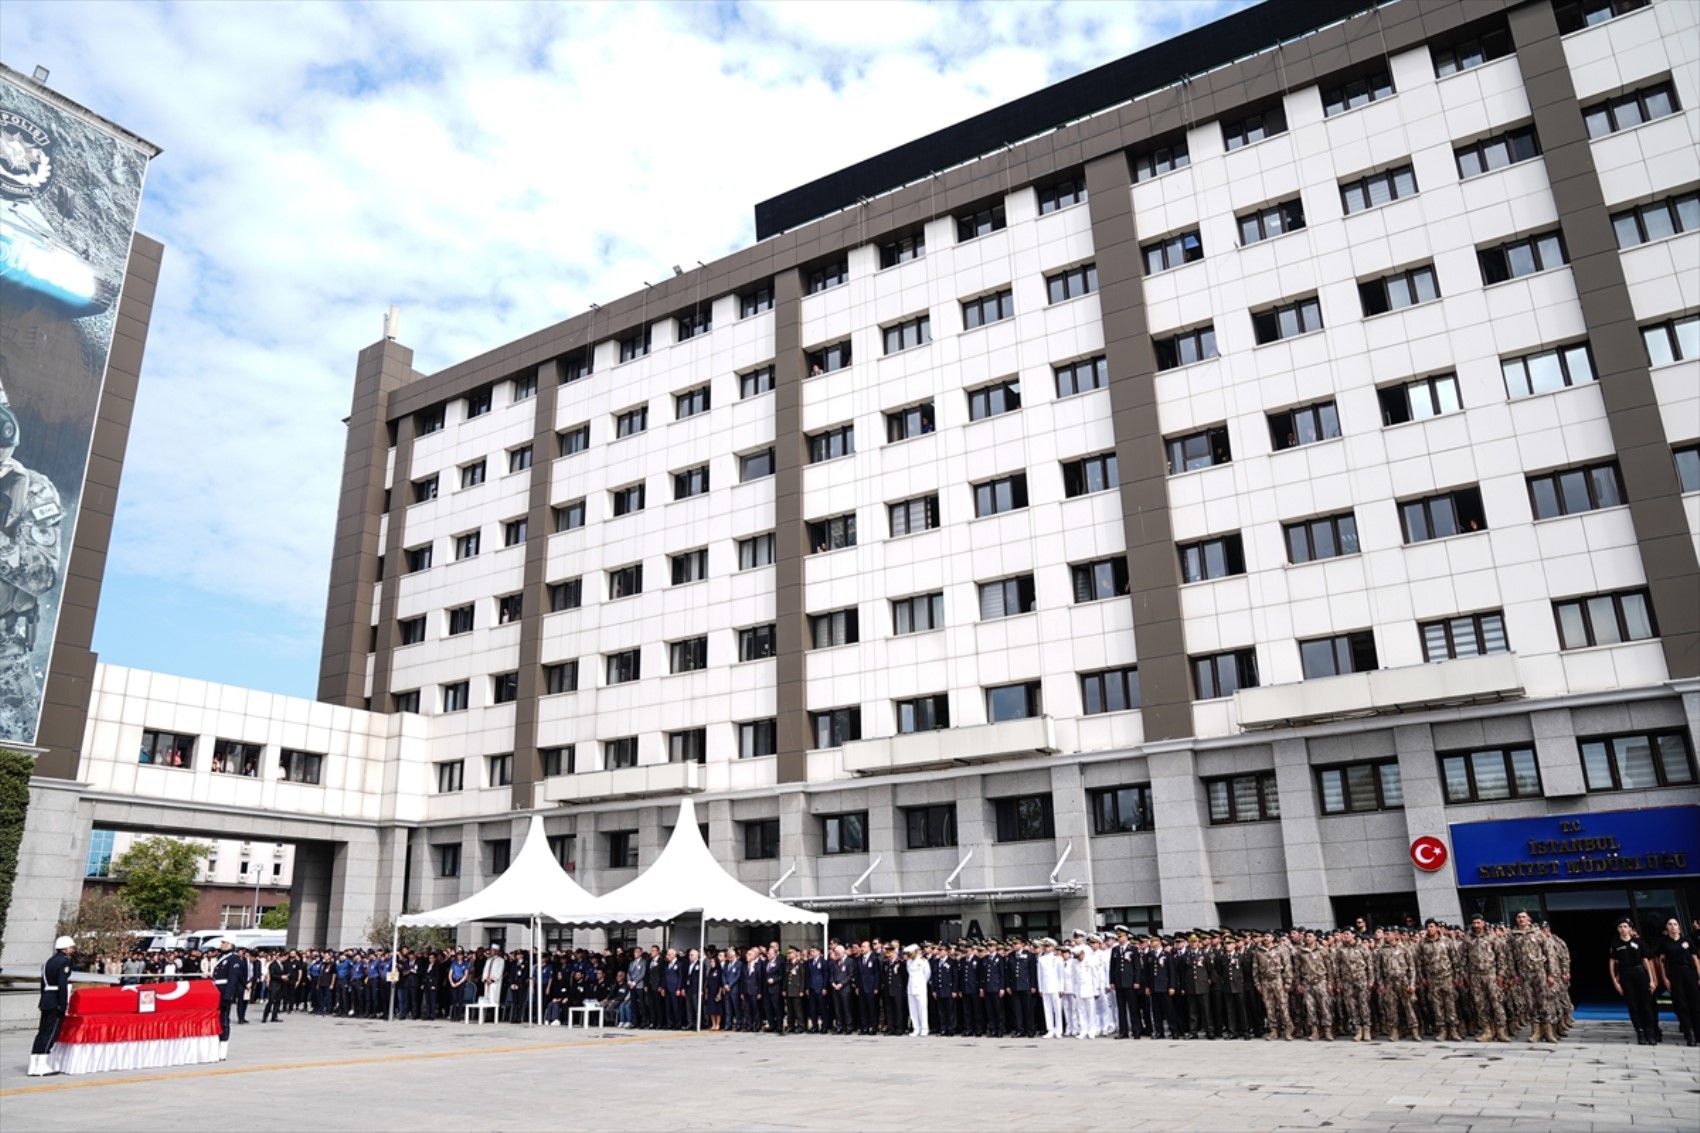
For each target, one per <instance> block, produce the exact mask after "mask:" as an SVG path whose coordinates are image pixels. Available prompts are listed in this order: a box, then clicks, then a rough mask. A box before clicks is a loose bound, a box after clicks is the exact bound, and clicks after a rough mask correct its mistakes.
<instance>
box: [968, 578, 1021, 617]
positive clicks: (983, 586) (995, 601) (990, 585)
mask: <svg viewBox="0 0 1700 1133" xmlns="http://www.w3.org/2000/svg"><path fill="white" fill-rule="evenodd" d="M1033 601H1034V596H1033V576H1032V575H1030V574H1022V575H1017V576H1015V577H1014V578H1001V579H999V580H997V581H996V582H982V583H980V619H981V620H982V621H991V620H992V619H994V618H1009V617H1014V616H1015V615H1016V614H1031V613H1032V612H1033Z"/></svg>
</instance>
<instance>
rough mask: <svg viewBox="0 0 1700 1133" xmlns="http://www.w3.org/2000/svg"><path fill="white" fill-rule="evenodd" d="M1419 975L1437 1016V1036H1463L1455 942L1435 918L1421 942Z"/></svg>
mask: <svg viewBox="0 0 1700 1133" xmlns="http://www.w3.org/2000/svg"><path fill="white" fill-rule="evenodd" d="M1417 976H1418V978H1419V979H1421V980H1422V985H1423V995H1424V997H1425V998H1426V999H1427V1000H1428V1007H1429V1012H1430V1014H1432V1015H1433V1016H1434V1030H1435V1038H1437V1039H1439V1040H1440V1041H1441V1042H1445V1041H1447V1040H1449V1039H1461V1038H1463V1037H1464V1036H1463V1035H1462V1034H1460V1033H1459V1030H1458V995H1457V988H1456V986H1455V984H1454V979H1455V976H1454V973H1453V970H1452V942H1451V941H1449V940H1447V938H1446V936H1445V935H1444V934H1443V933H1442V932H1441V929H1440V922H1438V921H1436V920H1434V919H1433V918H1432V917H1431V918H1430V919H1429V922H1428V924H1427V925H1426V926H1424V929H1423V938H1422V940H1420V941H1418V943H1417Z"/></svg>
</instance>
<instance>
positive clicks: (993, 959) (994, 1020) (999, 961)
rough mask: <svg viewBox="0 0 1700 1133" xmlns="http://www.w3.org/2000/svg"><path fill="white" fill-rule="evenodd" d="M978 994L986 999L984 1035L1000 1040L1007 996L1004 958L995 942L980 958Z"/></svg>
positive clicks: (988, 946) (987, 947)
mask: <svg viewBox="0 0 1700 1133" xmlns="http://www.w3.org/2000/svg"><path fill="white" fill-rule="evenodd" d="M980 994H981V995H983V996H985V999H986V1034H988V1035H990V1036H991V1037H992V1038H994V1039H1001V1038H1003V1007H1004V1002H1005V1001H1006V1000H1007V999H1008V998H1009V996H1008V992H1007V991H1006V990H1005V987H1004V957H1003V954H1002V953H1001V952H999V950H998V948H997V943H996V942H995V941H994V942H993V943H992V944H989V945H987V946H986V948H985V949H984V950H983V951H982V953H981V956H980Z"/></svg>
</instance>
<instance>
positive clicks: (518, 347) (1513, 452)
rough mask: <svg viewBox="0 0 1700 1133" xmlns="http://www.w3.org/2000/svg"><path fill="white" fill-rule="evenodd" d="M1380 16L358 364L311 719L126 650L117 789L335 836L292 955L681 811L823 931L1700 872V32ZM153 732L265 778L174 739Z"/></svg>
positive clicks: (1064, 924)
mask: <svg viewBox="0 0 1700 1133" xmlns="http://www.w3.org/2000/svg"><path fill="white" fill-rule="evenodd" d="M1359 7H1362V5H1361V4H1353V3H1350V2H1346V3H1312V4H1307V5H1283V6H1279V7H1276V6H1273V5H1266V6H1263V7H1260V8H1255V9H1251V10H1249V11H1247V12H1244V13H1240V14H1237V15H1235V16H1233V17H1230V18H1228V19H1227V20H1224V21H1219V22H1218V23H1216V24H1212V25H1210V26H1209V27H1208V28H1205V29H1200V30H1199V31H1196V32H1192V33H1188V34H1187V35H1185V36H1181V37H1178V38H1177V39H1175V40H1173V41H1170V42H1168V43H1165V44H1160V45H1158V46H1156V47H1154V48H1152V49H1150V50H1148V51H1144V52H1141V53H1139V54H1137V55H1134V56H1131V57H1129V58H1127V59H1124V60H1120V61H1118V62H1116V63H1113V64H1110V65H1109V66H1107V67H1105V68H1102V69H1100V70H1099V71H1096V72H1090V73H1088V74H1086V75H1083V76H1080V77H1079V78H1077V79H1073V80H1070V81H1069V82H1067V83H1064V84H1061V85H1059V86H1058V87H1054V88H1051V89H1049V90H1046V91H1043V92H1040V93H1039V94H1037V95H1034V96H1032V97H1031V98H1028V99H1024V100H1020V101H1018V102H1016V103H1013V104H1010V105H1009V106H1006V107H1003V108H1000V109H998V110H994V111H991V112H988V113H987V114H986V115H982V116H981V117H979V118H977V119H974V120H971V121H969V122H966V123H963V124H961V125H959V126H956V127H952V128H950V129H947V130H944V131H941V132H940V133H939V134H937V135H933V136H932V137H929V138H926V139H922V140H921V141H919V142H917V143H913V144H911V145H909V146H906V147H902V148H900V149H898V150H894V151H892V152H891V153H888V154H885V155H882V156H880V157H879V158H875V159H872V160H870V161H868V162H864V163H862V164H860V165H857V166H852V167H850V168H848V169H846V170H843V171H840V172H839V173H836V174H833V175H832V176H830V177H827V178H823V179H821V180H820V181H818V182H815V183H812V184H810V185H807V186H803V187H800V188H799V189H797V190H794V191H793V192H791V193H787V194H784V195H783V196H781V197H778V198H775V199H774V200H771V201H767V202H764V203H762V204H761V205H759V206H758V207H757V227H758V237H759V242H758V243H756V244H754V245H753V246H751V247H749V248H747V249H745V250H743V251H741V252H738V253H735V254H733V255H731V256H728V257H726V258H725V259H722V260H718V261H716V262H714V263H712V264H708V265H705V266H702V267H699V268H698V269H696V270H694V271H687V272H680V273H679V274H677V276H676V277H675V278H673V279H670V280H667V281H666V282H664V283H660V284H656V285H655V286H653V287H646V288H645V289H644V290H643V291H642V292H640V293H636V294H633V295H628V296H625V297H623V298H620V299H615V300H610V301H608V302H605V303H603V304H601V305H600V306H597V307H594V308H593V309H591V310H589V311H587V312H585V313H584V314H581V315H578V316H576V317H574V318H571V319H568V320H566V321H565V322H563V323H560V324H558V325H556V326H552V327H549V328H546V329H544V330H542V331H539V332H537V333H534V334H531V335H528V336H526V337H524V338H520V339H518V340H516V341H514V342H512V343H510V344H508V345H506V346H503V347H501V348H499V349H497V350H494V351H491V352H490V353H488V354H485V355H481V356H479V357H476V358H472V359H469V360H467V361H465V362H462V363H460V364H457V365H454V366H451V367H449V368H448V369H446V370H443V371H441V372H439V373H434V374H422V373H418V372H416V371H415V370H414V369H413V367H412V353H411V351H409V350H408V349H407V348H406V347H404V346H403V345H401V344H400V343H398V342H396V341H394V340H392V339H389V338H386V339H385V340H384V341H381V342H379V343H377V344H375V345H374V346H372V347H370V348H368V349H367V350H365V351H363V352H362V353H361V355H360V358H359V362H358V365H357V371H356V379H355V393H354V400H353V406H352V410H351V414H350V417H349V419H348V445H347V459H346V463H345V468H344V477H343V483H342V494H341V502H340V507H339V515H338V525H337V536H336V547H335V557H334V561H333V568H332V579H331V586H330V593H329V601H328V608H327V619H326V632H325V643H324V659H323V663H322V667H321V681H320V689H319V698H320V700H321V701H323V702H324V703H321V704H317V705H313V706H311V707H310V708H302V707H297V706H296V705H295V704H291V703H287V702H285V701H283V700H282V699H281V698H260V697H259V696H258V694H250V695H249V696H248V698H247V700H246V701H244V700H243V699H242V694H241V690H229V689H226V690H220V689H217V688H211V687H208V686H204V685H199V684H197V683H194V682H177V681H175V680H173V679H170V678H161V677H157V676H155V677H152V678H151V679H150V678H149V675H148V674H140V673H126V672H124V671H122V670H109V669H103V670H102V672H101V673H100V674H98V675H97V678H96V686H97V687H96V702H95V706H94V707H93V708H91V710H90V725H89V729H90V730H89V736H90V739H89V741H88V743H87V745H86V750H85V751H84V753H83V768H84V772H83V774H84V776H85V777H86V778H87V779H89V780H90V781H91V782H94V783H96V784H102V783H110V784H111V787H110V790H112V791H115V792H118V793H121V794H128V793H135V794H141V795H148V796H150V797H152V798H154V799H156V800H166V802H161V803H159V804H158V805H167V803H169V805H170V806H171V807H173V808H175V809H174V811H173V814H174V816H175V817H173V819H172V821H173V822H174V823H177V824H179V825H182V824H185V823H191V822H199V821H202V820H203V819H204V818H205V816H206V815H208V814H210V813H211V812H212V811H213V810H215V809H216V810H218V811H219V812H220V813H221V814H224V815H232V814H234V815H236V816H238V817H239V818H240V816H243V815H250V814H251V815H256V816H267V817H265V818H264V821H265V822H267V823H269V824H270V825H268V826H267V827H266V830H265V833H266V834H267V836H276V837H286V838H287V837H291V836H292V831H306V833H304V834H301V835H300V837H304V838H307V839H313V838H319V839H324V840H325V842H326V844H329V843H330V842H334V841H336V840H338V839H347V845H345V846H344V847H343V848H341V849H334V850H326V849H324V848H323V846H318V847H315V846H303V848H302V849H301V851H300V854H299V856H298V860H297V879H296V883H295V894H294V898H295V907H296V909H297V910H298V912H299V913H300V914H301V915H302V916H303V917H304V918H305V920H303V921H302V922H301V924H300V925H298V926H297V931H298V932H299V933H300V934H302V935H303V938H307V937H313V936H318V937H339V938H341V939H344V940H352V939H356V938H357V934H356V933H355V931H354V930H355V928H356V927H357V926H358V924H359V922H360V919H361V914H363V913H364V912H366V911H369V910H376V911H380V912H381V911H384V910H386V909H389V910H393V909H394V908H396V907H399V905H400V904H402V903H404V902H405V903H406V904H408V905H411V906H415V907H428V906H431V905H436V904H440V903H443V902H446V901H450V900H453V899H456V898H457V897H460V896H463V895H465V894H467V893H469V892H471V891H473V890H475V889H477V888H478V887H480V886H481V885H482V884H484V883H485V882H486V881H487V880H488V878H489V876H490V875H491V874H493V873H496V872H500V870H501V869H502V868H505V865H506V862H507V860H508V858H509V856H510V855H511V852H512V848H513V840H514V839H515V838H517V837H518V836H519V835H520V834H521V833H522V832H523V825H522V824H523V822H524V821H525V816H526V815H527V814H529V813H531V812H533V811H539V810H540V811H541V812H542V813H543V814H544V815H545V819H546V824H547V827H548V829H549V831H550V836H551V843H552V845H553V847H554V849H555V851H556V853H557V855H558V856H559V857H560V858H561V859H562V860H563V861H565V862H568V863H570V866H571V868H573V869H574V870H575V872H576V874H577V876H578V878H579V880H580V881H581V882H583V883H584V884H585V885H586V886H587V888H589V889H590V890H592V891H593V892H604V891H607V890H609V889H611V888H613V887H615V886H617V885H619V884H622V883H623V882H625V881H628V880H630V879H631V878H632V877H633V876H635V875H636V872H637V870H638V869H639V868H641V867H642V866H644V865H646V864H648V862H649V861H651V860H653V857H654V855H655V853H656V852H657V850H658V849H659V847H660V845H661V844H662V843H663V841H664V838H665V836H666V832H667V830H668V829H669V824H670V823H671V822H672V821H673V816H674V814H675V813H676V809H677V799H678V797H680V796H682V795H684V794H686V793H694V794H696V795H697V796H698V803H697V813H698V814H699V816H704V817H706V819H707V823H706V826H707V835H708V844H709V846H710V848H711V849H712V850H713V851H714V852H715V853H716V854H717V855H718V856H719V857H720V858H721V860H723V861H724V862H726V863H727V865H728V867H729V868H731V869H733V870H734V871H735V872H736V873H737V874H738V875H739V876H740V877H741V878H743V880H744V881H746V882H747V883H748V884H750V885H752V886H756V887H760V888H771V889H772V890H773V891H775V892H776V893H777V894H778V895H779V896H781V897H785V898H787V899H792V900H797V901H801V902H805V903H810V904H813V905H815V906H816V907H823V908H829V909H831V910H832V911H833V913H834V917H835V923H837V924H838V925H839V927H838V929H837V930H836V931H838V932H839V933H841V934H856V933H859V932H862V931H866V930H869V929H872V930H876V931H882V932H886V933H892V932H896V933H900V934H902V935H903V936H904V938H905V939H909V938H914V937H917V936H929V937H936V936H938V935H941V934H943V935H949V934H952V933H955V932H963V933H973V932H975V931H980V932H984V933H986V934H988V935H995V934H1000V933H1001V934H1009V933H1016V932H1020V933H1024V934H1034V933H1038V932H1052V933H1054V932H1056V931H1057V930H1060V929H1068V928H1074V927H1086V926H1088V925H1090V924H1092V923H1094V922H1096V923H1099V924H1116V923H1124V924H1128V925H1130V926H1134V927H1149V926H1156V925H1159V924H1161V925H1163V926H1165V927H1167V928H1170V929H1175V928H1180V929H1185V928H1188V927H1190V926H1193V925H1214V924H1232V925H1273V924H1278V923H1308V924H1313V925H1317V924H1324V923H1333V922H1335V921H1336V920H1340V919H1347V918H1350V917H1353V916H1357V915H1360V914H1362V915H1367V916H1369V917H1371V918H1372V919H1377V920H1387V919H1399V918H1403V917H1404V916H1407V915H1409V916H1431V915H1432V916H1439V917H1443V918H1446V919H1448V920H1457V919H1459V918H1460V917H1461V916H1462V915H1464V914H1466V913H1468V912H1473V911H1478V910H1479V911H1483V912H1486V913H1488V914H1490V915H1492V916H1495V917H1498V916H1505V915H1509V914H1510V913H1511V912H1513V911H1515V910H1517V909H1525V908H1526V909H1530V910H1532V911H1535V912H1538V913H1542V914H1544V915H1546V916H1547V917H1549V918H1550V919H1551V920H1552V922H1553V923H1554V925H1555V927H1556V928H1558V929H1559V930H1560V931H1561V932H1564V933H1566V934H1567V935H1571V936H1572V937H1573V941H1574V942H1575V943H1576V944H1579V945H1585V944H1586V943H1587V941H1588V940H1589V938H1590V936H1591V935H1593V934H1600V933H1603V932H1604V925H1603V921H1604V918H1607V917H1609V916H1613V915H1616V914H1618V913H1630V914H1632V915H1635V916H1637V917H1639V918H1641V919H1643V920H1645V921H1649V922H1654V921H1659V920H1662V918H1663V917H1664V916H1665V915H1667V914H1671V913H1680V914H1681V915H1684V916H1687V915H1692V914H1694V913H1695V912H1697V911H1700V888H1697V886H1696V881H1695V878H1696V876H1697V874H1700V818H1697V815H1700V808H1697V807H1696V804H1697V803H1700V787H1697V786H1696V768H1695V757H1694V752H1695V740H1696V735H1697V733H1700V600H1697V599H1700V566H1697V547H1700V447H1697V445H1700V359H1697V357H1696V355H1697V354H1700V339H1697V330H1696V328H1697V327H1700V323H1697V321H1696V316H1697V312H1700V234H1697V233H1696V228H1700V157H1697V154H1700V145H1697V143H1700V59H1697V55H1700V35H1697V34H1696V31H1697V28H1696V23H1697V19H1700V12H1697V10H1696V8H1695V6H1694V5H1692V4H1689V3H1683V2H1680V0H1654V2H1652V3H1638V2H1636V0H1582V2H1581V3H1574V2H1561V3H1558V4H1556V5H1555V4H1553V3H1551V2H1549V0H1532V2H1528V3H1521V4H1519V3H1512V2H1508V0H1470V2H1468V3H1465V2H1462V0H1398V2H1396V3H1390V4H1386V5H1383V6H1381V7H1377V8H1374V9H1372V10H1369V11H1363V12H1354V9H1356V8H1359ZM1323 21H1332V22H1328V23H1327V24H1326V26H1321V27H1318V26H1317V25H1318V23H1320V22H1323ZM1059 122H1061V123H1065V124H1063V125H1056V124H1057V123H1059ZM987 139H1007V140H1008V144H1007V145H1005V146H1003V148H1000V149H997V150H995V151H994V152H990V153H987V152H985V149H986V145H987ZM939 169H943V172H934V171H935V170H939ZM167 682H169V683H167ZM232 704H235V705H236V706H237V707H235V708H234V709H232V708H231V707H230V706H231V705H232ZM244 705H245V707H243V706H244ZM215 707H216V708H219V709H220V710H221V712H220V715H219V716H218V718H217V722H216V723H215V721H214V710H215ZM244 713H246V714H244ZM155 717H157V718H159V719H162V720H163V719H168V718H169V719H175V720H177V721H178V724H177V725H176V726H177V727H178V729H179V730H180V731H183V732H186V733H191V734H190V735H188V737H187V738H188V739H189V740H190V741H191V742H194V743H198V744H203V745H211V744H215V743H217V742H220V740H221V739H223V740H226V741H244V740H249V739H250V738H251V741H252V742H256V743H260V744H262V745H263V754H262V760H261V764H262V767H263V768H264V769H265V771H264V774H263V775H262V776H261V777H260V779H259V780H258V781H253V782H244V781H243V780H242V778H241V777H239V776H235V777H233V776H230V775H228V774H227V775H224V776H218V775H214V774H213V773H212V772H211V771H210V770H207V769H206V768H205V767H204V763H203V765H201V766H200V767H199V768H197V769H195V770H194V771H193V772H192V773H191V774H189V775H181V774H179V773H178V769H176V768H169V767H167V768H161V767H157V766H155V767H147V766H138V765H137V763H136V759H135V756H134V754H133V753H134V750H135V737H136V734H137V733H138V732H139V731H140V730H141V729H143V728H146V727H149V726H150V725H149V724H148V722H147V721H148V720H149V719H152V718H155ZM284 717H287V719H286V720H284V721H283V723H281V724H280V723H278V721H279V720H280V719H282V718H284ZM221 729H222V730H221ZM238 733H241V734H238ZM203 750H210V749H209V748H203ZM202 780H204V782H202ZM162 784H163V785H162ZM279 811H287V812H288V815H289V816H290V817H289V819H288V821H287V822H284V823H283V825H282V826H281V827H280V826H279V823H278V821H276V820H275V819H274V817H272V816H275V815H276V814H277V813H278V812H279ZM516 812H519V813H517V814H516ZM1625 812H1630V813H1627V814H1626V813H1625ZM103 813H104V812H103ZM126 816H128V817H130V818H132V819H133V817H134V813H133V812H124V813H122V814H118V815H117V817H118V818H124V817H126ZM191 816H200V817H191ZM221 821H222V820H221ZM232 821H235V820H232ZM255 821H261V820H260V819H259V818H256V819H255ZM291 823H293V824H295V825H290V824H291ZM315 824H316V825H315ZM1425 839H1436V840H1438V844H1436V843H1434V842H1430V841H1425ZM349 847H358V848H357V849H350V848H349ZM1448 851H1450V854H1451V859H1450V860H1445V861H1443V860H1441V858H1442V856H1443V855H1444V854H1446V853H1447V852H1448ZM338 894H341V895H340V896H339V895H338ZM349 894H353V896H349ZM1602 938H1603V937H1602ZM1597 966H1598V965H1594V966H1589V965H1578V967H1577V969H1576V970H1577V971H1578V973H1583V972H1591V971H1592V969H1593V967H1597ZM1578 978H1579V979H1580V978H1582V977H1581V976H1579V977H1578ZM1589 978H1591V977H1589ZM1584 990H1585V989H1584Z"/></svg>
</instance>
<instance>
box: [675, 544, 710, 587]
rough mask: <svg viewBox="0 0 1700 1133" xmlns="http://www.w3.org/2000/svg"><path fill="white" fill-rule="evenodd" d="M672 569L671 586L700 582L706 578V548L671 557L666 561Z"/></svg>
mask: <svg viewBox="0 0 1700 1133" xmlns="http://www.w3.org/2000/svg"><path fill="white" fill-rule="evenodd" d="M668 562H669V563H670V564H671V565H672V568H673V585H674V586H683V585H684V584H685V583H687V582H701V581H702V580H703V579H705V578H707V577H708V548H707V547H698V548H697V549H696V550H694V551H686V552H684V553H683V554H678V555H673V556H671V557H670V558H669V559H668Z"/></svg>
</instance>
